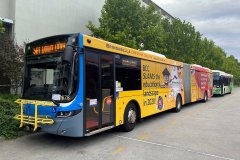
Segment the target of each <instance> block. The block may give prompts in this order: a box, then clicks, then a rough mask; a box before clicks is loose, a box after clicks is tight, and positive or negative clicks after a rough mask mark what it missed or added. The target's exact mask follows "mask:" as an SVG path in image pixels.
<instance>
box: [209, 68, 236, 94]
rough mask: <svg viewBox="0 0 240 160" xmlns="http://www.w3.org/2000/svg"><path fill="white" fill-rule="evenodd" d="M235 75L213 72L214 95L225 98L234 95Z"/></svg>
mask: <svg viewBox="0 0 240 160" xmlns="http://www.w3.org/2000/svg"><path fill="white" fill-rule="evenodd" d="M232 90H233V75H231V74H228V73H225V72H223V71H219V70H213V94H214V95H222V96H224V95H225V94H227V93H230V94H231V93H232Z"/></svg>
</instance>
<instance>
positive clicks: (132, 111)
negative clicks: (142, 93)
mask: <svg viewBox="0 0 240 160" xmlns="http://www.w3.org/2000/svg"><path fill="white" fill-rule="evenodd" d="M136 121H137V110H136V106H135V105H134V104H133V103H129V104H128V105H127V107H126V109H125V113H124V125H123V129H124V131H126V132H129V131H131V130H133V129H134V127H135V125H136Z"/></svg>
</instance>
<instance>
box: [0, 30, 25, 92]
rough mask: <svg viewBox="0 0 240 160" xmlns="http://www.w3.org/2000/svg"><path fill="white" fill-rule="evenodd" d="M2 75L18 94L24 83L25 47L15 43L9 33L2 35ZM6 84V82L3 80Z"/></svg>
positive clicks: (0, 54) (0, 48)
mask: <svg viewBox="0 0 240 160" xmlns="http://www.w3.org/2000/svg"><path fill="white" fill-rule="evenodd" d="M0 44H1V47H0V74H1V75H0V77H5V79H6V80H8V81H7V84H8V85H11V87H12V88H13V89H14V90H15V94H17V90H18V87H19V86H20V85H21V84H22V72H23V48H22V47H20V46H18V45H17V44H15V43H14V41H13V40H12V39H11V38H10V37H9V36H8V35H0ZM2 83H5V84H6V81H5V82H2Z"/></svg>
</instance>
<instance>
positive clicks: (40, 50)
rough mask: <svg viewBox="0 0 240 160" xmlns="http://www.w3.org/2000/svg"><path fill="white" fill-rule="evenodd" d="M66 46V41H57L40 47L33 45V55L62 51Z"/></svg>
mask: <svg viewBox="0 0 240 160" xmlns="http://www.w3.org/2000/svg"><path fill="white" fill-rule="evenodd" d="M65 47H66V43H56V44H50V45H43V46H38V47H33V49H32V50H33V55H35V56H37V55H42V54H49V53H55V52H61V51H63V50H64V48H65Z"/></svg>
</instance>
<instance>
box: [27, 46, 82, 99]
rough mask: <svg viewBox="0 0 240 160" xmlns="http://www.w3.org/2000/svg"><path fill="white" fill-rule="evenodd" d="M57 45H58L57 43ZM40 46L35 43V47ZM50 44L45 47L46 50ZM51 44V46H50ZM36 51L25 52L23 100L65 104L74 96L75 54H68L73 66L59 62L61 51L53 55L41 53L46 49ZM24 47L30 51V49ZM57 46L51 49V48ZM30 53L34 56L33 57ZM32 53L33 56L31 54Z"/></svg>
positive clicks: (76, 78) (76, 72) (76, 64)
mask: <svg viewBox="0 0 240 160" xmlns="http://www.w3.org/2000/svg"><path fill="white" fill-rule="evenodd" d="M57 44H59V42H58V43H57ZM39 45H42V43H40V42H39V43H38V46H39ZM51 45H52V44H47V47H48V48H49V46H51ZM53 45H55V44H53ZM34 47H35V46H34ZM43 47H45V48H46V45H45V46H43V45H42V46H41V47H35V48H40V50H39V51H36V50H34V49H29V50H30V51H29V52H30V53H28V52H27V56H26V61H25V75H24V87H23V98H24V99H34V100H44V101H50V100H55V101H59V102H68V101H70V100H72V99H73V98H74V96H75V95H76V90H77V84H78V67H77V66H78V56H77V55H78V54H77V52H74V53H72V54H73V55H74V56H73V63H72V64H71V65H69V64H66V63H63V62H62V55H63V53H64V48H65V45H64V48H62V50H59V48H58V51H57V52H53V51H54V50H50V51H51V52H49V53H47V54H45V53H43V51H44V52H46V51H47V50H46V49H45V50H44V49H43ZM28 48H33V47H32V46H31V47H29V46H28ZM55 48H57V47H54V49H55ZM34 52H35V53H37V54H36V55H34ZM31 53H33V54H31Z"/></svg>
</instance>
